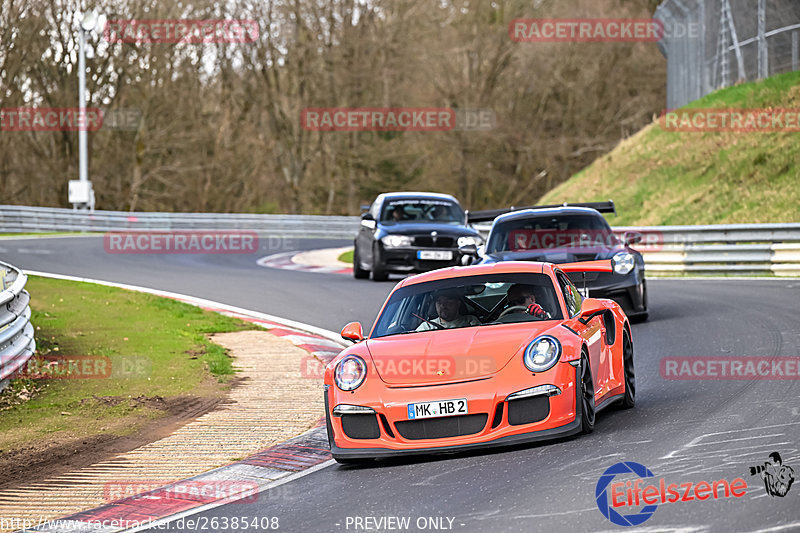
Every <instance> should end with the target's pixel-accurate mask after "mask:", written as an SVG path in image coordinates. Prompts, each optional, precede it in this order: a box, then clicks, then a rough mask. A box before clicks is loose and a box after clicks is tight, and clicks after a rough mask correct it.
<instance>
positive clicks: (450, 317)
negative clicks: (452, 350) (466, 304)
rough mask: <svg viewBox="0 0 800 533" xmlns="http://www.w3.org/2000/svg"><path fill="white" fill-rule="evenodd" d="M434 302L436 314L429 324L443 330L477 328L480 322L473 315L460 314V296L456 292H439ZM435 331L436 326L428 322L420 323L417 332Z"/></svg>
mask: <svg viewBox="0 0 800 533" xmlns="http://www.w3.org/2000/svg"><path fill="white" fill-rule="evenodd" d="M434 302H435V304H436V314H438V315H439V317H438V318H434V319H432V320H431V322H433V323H435V324H438V325H440V326H442V327H443V328H464V327H467V326H479V325H480V321H479V320H478V317H476V316H475V315H462V314H461V296H460V295H459V294H458V292H457V291H452V290H450V291H439V292H437V293H436V296H435V299H434ZM432 329H437V328H436V326H434V325H433V324H430V323H428V322H424V321H423V322H422V324H420V325H419V327H418V328H417V331H430V330H432Z"/></svg>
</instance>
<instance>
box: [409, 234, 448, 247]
mask: <svg viewBox="0 0 800 533" xmlns="http://www.w3.org/2000/svg"><path fill="white" fill-rule="evenodd" d="M414 246H419V247H420V248H453V247H454V246H455V239H454V238H453V237H443V236H442V237H439V236H437V237H436V238H435V239H434V238H433V237H431V236H430V235H419V236H417V237H414Z"/></svg>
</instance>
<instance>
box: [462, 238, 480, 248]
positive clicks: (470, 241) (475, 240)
mask: <svg viewBox="0 0 800 533" xmlns="http://www.w3.org/2000/svg"><path fill="white" fill-rule="evenodd" d="M456 242H457V244H458V247H459V248H461V247H462V246H469V245H471V244H474V245H475V246H480V245H481V244H483V239H481V238H480V237H459V238H458V241H456Z"/></svg>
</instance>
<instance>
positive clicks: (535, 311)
mask: <svg viewBox="0 0 800 533" xmlns="http://www.w3.org/2000/svg"><path fill="white" fill-rule="evenodd" d="M528 314H529V315H533V316H535V317H536V318H547V311H545V310H544V309H542V306H541V305H539V304H531V305H529V306H528Z"/></svg>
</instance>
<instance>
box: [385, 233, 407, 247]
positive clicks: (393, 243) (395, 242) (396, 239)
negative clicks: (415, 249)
mask: <svg viewBox="0 0 800 533" xmlns="http://www.w3.org/2000/svg"><path fill="white" fill-rule="evenodd" d="M381 242H382V243H383V245H384V246H386V247H387V248H399V247H401V246H411V237H409V236H407V235H387V236H386V237H383V238H382V239H381Z"/></svg>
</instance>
